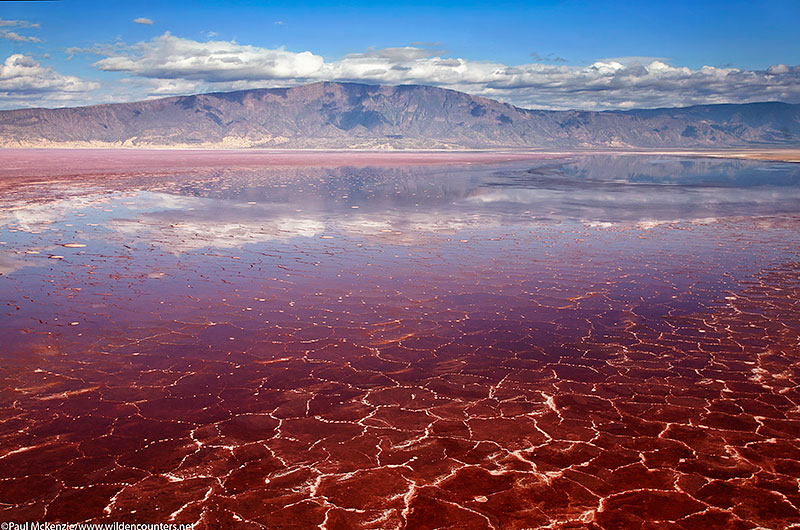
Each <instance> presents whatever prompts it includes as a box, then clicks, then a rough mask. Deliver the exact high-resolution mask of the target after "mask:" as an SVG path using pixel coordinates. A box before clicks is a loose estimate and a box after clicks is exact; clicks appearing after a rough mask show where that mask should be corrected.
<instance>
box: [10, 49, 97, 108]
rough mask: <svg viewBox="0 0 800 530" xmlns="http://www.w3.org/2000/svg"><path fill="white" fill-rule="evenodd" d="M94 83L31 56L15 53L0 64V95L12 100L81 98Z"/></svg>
mask: <svg viewBox="0 0 800 530" xmlns="http://www.w3.org/2000/svg"><path fill="white" fill-rule="evenodd" d="M98 88H100V85H99V84H98V83H95V82H92V81H85V80H83V79H80V78H78V77H74V76H69V75H62V74H59V73H58V72H56V71H55V70H53V69H52V68H50V67H47V66H43V65H42V64H40V63H39V62H37V61H36V60H35V59H34V58H32V57H30V56H27V55H22V54H19V53H15V54H13V55H10V56H8V57H7V58H6V60H5V62H3V63H2V64H0V98H2V99H5V100H7V101H8V100H11V101H16V102H21V103H25V102H28V101H29V102H34V103H37V104H38V103H41V102H43V101H48V100H50V101H67V102H68V101H71V100H81V98H83V97H85V95H86V92H87V91H92V90H96V89H98Z"/></svg>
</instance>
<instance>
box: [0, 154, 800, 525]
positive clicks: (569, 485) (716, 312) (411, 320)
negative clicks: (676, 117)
mask: <svg viewBox="0 0 800 530" xmlns="http://www.w3.org/2000/svg"><path fill="white" fill-rule="evenodd" d="M69 156H77V155H72V154H70V155H69ZM92 156H94V155H92ZM125 156H127V155H125ZM226 156H231V157H234V158H236V156H238V155H235V154H229V155H226ZM248 156H249V155H248ZM258 156H261V155H258ZM263 156H266V155H263ZM292 156H294V155H292ZM315 156H320V157H321V158H324V157H325V156H328V155H327V154H326V155H312V157H315ZM415 156H417V155H415ZM314 160H315V159H314ZM335 161H336V163H340V162H341V161H340V160H339V159H335ZM314 163H316V162H314ZM404 163H405V162H404ZM562 163H563V161H554V162H552V164H555V165H556V167H557V168H558V167H560V166H558V164H562ZM531 164H534V162H531V161H522V162H520V161H516V162H513V163H512V165H511V166H501V165H494V166H487V167H486V168H484V169H476V168H466V167H462V166H458V167H454V168H451V169H448V170H447V171H446V172H445V173H442V171H443V170H441V169H436V167H434V166H431V167H427V166H426V167H420V168H417V169H415V170H407V169H404V168H387V167H382V168H371V169H369V170H368V171H366V172H359V171H356V170H352V171H351V170H341V169H338V170H337V169H333V168H332V169H329V170H324V171H323V170H321V171H322V173H320V172H315V171H310V170H309V171H306V170H302V171H301V173H292V172H289V173H286V174H285V175H284V176H281V174H279V173H268V174H262V173H252V172H249V171H244V170H237V172H223V173H221V174H218V173H216V172H217V169H216V167H214V168H210V169H209V168H206V169H204V170H203V172H201V174H198V173H191V174H188V175H185V176H183V177H180V178H179V177H169V178H164V177H163V176H161V177H159V176H157V175H147V176H142V175H138V176H137V175H126V176H124V177H120V178H119V179H117V178H109V179H108V180H106V181H105V183H104V184H102V185H101V184H98V183H97V182H94V181H92V180H91V179H89V180H81V179H80V178H76V179H75V180H74V181H72V182H71V184H70V185H69V186H67V185H66V184H61V185H54V184H52V183H51V184H48V185H44V184H33V183H32V182H31V181H26V180H25V179H22V181H21V183H20V182H16V183H15V184H14V187H13V189H12V193H11V194H10V195H9V197H10V199H9V200H8V201H7V202H6V203H5V209H4V210H3V212H4V213H3V215H4V217H3V219H2V220H1V221H2V222H3V225H2V235H1V236H0V237H2V241H3V243H4V245H3V250H4V251H7V252H8V253H9V255H10V256H9V257H10V259H11V261H9V263H10V265H8V266H6V269H4V270H3V271H0V272H2V276H0V294H1V295H2V299H3V301H4V302H5V304H4V309H3V322H2V324H0V340H2V343H3V365H2V367H0V399H2V403H3V407H2V409H1V410H2V412H0V513H2V515H1V516H0V519H2V520H13V521H26V520H28V521H34V520H40V521H60V522H83V521H86V522H113V521H124V522H129V523H133V522H147V523H155V522H161V523H165V522H174V523H190V524H194V525H195V528H200V529H202V528H207V529H216V528H298V529H301V528H328V529H333V528H375V529H389V528H397V529H400V528H413V529H420V528H431V529H433V528H465V529H466V528H475V529H484V528H485V529H526V528H541V527H548V528H562V529H567V528H587V529H594V530H600V529H616V528H679V529H694V528H712V527H713V528H791V527H792V525H795V526H796V525H798V524H800V489H798V482H797V477H798V476H800V391H799V390H798V388H799V386H798V382H800V381H798V379H800V324H798V323H800V303H798V300H800V261H798V254H797V248H798V246H797V245H798V242H799V241H798V233H800V232H799V231H798V226H800V217H798V216H797V213H798V212H795V213H791V212H788V213H787V212H786V211H783V210H780V211H778V212H774V214H773V215H770V216H759V217H752V218H750V217H741V216H739V215H738V214H737V215H728V216H726V217H724V218H723V217H718V218H716V219H714V220H711V219H710V217H711V216H709V215H707V213H708V212H699V215H698V216H695V217H689V218H682V219H673V220H671V221H670V222H669V223H666V222H661V221H659V222H656V223H651V221H652V219H650V218H646V217H636V216H634V217H631V215H633V213H630V212H627V213H626V212H619V211H617V210H615V212H616V215H617V217H618V218H619V219H617V220H610V219H609V218H608V217H604V216H601V215H598V214H597V210H596V209H595V206H594V203H592V204H590V203H588V202H586V203H584V206H583V207H582V208H583V209H582V210H581V214H580V215H578V216H576V217H571V216H563V217H557V215H559V214H558V213H552V214H548V215H549V217H548V216H544V213H545V212H542V211H534V210H535V209H536V208H537V207H539V206H541V204H542V203H539V202H537V201H539V199H538V198H535V197H533V196H532V195H531V196H529V195H526V193H528V192H530V191H531V190H538V189H544V188H540V185H541V184H542V181H541V180H536V183H535V185H528V184H525V186H524V187H523V188H520V187H519V186H522V184H521V183H523V182H527V180H526V179H530V178H534V177H535V178H536V179H539V178H540V176H541V175H542V174H544V173H546V178H547V179H553V178H555V176H557V175H558V174H559V173H557V172H558V171H561V169H555V170H552V171H556V173H548V172H550V171H551V169H546V170H543V169H541V167H540V166H536V167H534V168H533V170H535V171H533V172H532V169H531V168H530V165H531ZM753 164H755V163H753ZM220 165H224V164H222V162H220ZM334 165H335V164H334ZM520 167H521V168H523V171H522V172H519V171H518V172H510V173H508V174H506V173H502V171H510V169H514V168H517V169H519V168H520ZM746 167H747V168H750V167H752V166H746ZM281 171H285V170H281ZM393 171H394V172H393ZM403 171H405V173H404V172H403ZM415 171H416V173H415ZM498 171H500V172H501V173H498ZM537 171H538V173H537ZM34 173H35V172H34V171H31V173H30V174H31V175H34ZM375 174H377V175H378V177H374V175H375ZM286 175H288V177H287V176H286ZM298 175H299V176H298ZM303 175H304V176H303ZM509 175H510V176H509ZM531 175H533V176H534V177H531ZM38 176H39V177H41V178H42V179H44V180H42V182H44V181H45V180H46V177H47V176H48V174H47V171H46V168H39V173H38ZM326 179H327V180H326ZM382 179H383V180H382ZM436 179H438V181H437V182H439V184H436V185H430V184H429V182H428V180H436ZM480 179H484V180H480ZM487 179H488V180H487ZM477 180H480V184H479V185H472V187H470V186H467V185H466V184H464V181H473V182H474V181H477ZM265 183H267V184H268V185H267V184H265ZM502 183H505V184H504V185H503V186H501V184H502ZM284 185H285V186H287V187H288V190H289V191H286V188H282V187H281V186H284ZM554 185H555V184H553V183H552V182H551V184H550V189H551V191H552V189H553V186H554ZM264 186H267V187H266V188H264ZM437 186H438V187H437ZM514 186H517V187H516V188H515V187H514ZM580 186H584V189H583V192H584V195H581V194H580V189H578V188H580ZM580 186H579V185H576V191H575V193H574V194H573V195H571V196H570V197H569V198H568V199H567V200H565V201H564V202H563V203H553V202H552V196H548V199H547V201H545V202H547V203H549V204H550V205H551V207H552V208H553V209H554V210H558V211H559V212H563V211H566V210H567V208H568V203H571V204H574V203H575V201H578V200H584V199H581V198H582V197H590V196H592V195H596V194H597V190H596V189H594V188H591V187H590V188H588V189H586V188H585V185H584V184H580ZM519 189H523V191H524V193H520V192H518V191H517V192H514V191H513V190H519ZM281 190H284V191H281ZM301 190H302V191H301ZM606 191H608V190H607V189H606ZM629 191H630V190H625V191H621V192H620V193H623V194H625V193H628V192H629ZM500 192H502V194H503V195H502V197H503V200H502V201H500V200H499V198H500V195H498V193H500ZM670 193H672V191H670ZM719 193H720V194H724V193H725V191H724V190H723V191H719ZM737 193H738V191H737ZM754 193H756V192H754ZM626 196H630V195H626ZM287 197H289V198H291V199H292V200H291V201H290V202H288V203H286V204H284V203H283V201H284V199H285V198H287ZM342 197H344V198H342ZM659 197H662V196H658V194H657V193H656V197H654V198H655V199H658V198H659ZM737 197H739V196H737ZM313 198H316V199H315V200H316V201H317V202H314V200H312V199H313ZM487 198H494V199H497V200H493V201H489V200H487ZM523 198H524V200H523ZM390 199H391V200H390ZM651 199H653V197H651ZM585 200H588V199H585ZM605 200H606V201H612V202H613V198H612V197H609V198H607V199H605ZM737 200H740V199H737ZM353 201H358V202H359V204H358V205H359V206H360V208H359V209H357V210H356V209H352V208H351V206H353ZM514 201H517V202H516V203H515V202H514ZM520 201H522V205H521V206H520V205H519V203H520ZM279 202H280V203H281V204H280V205H278V203H279ZM667 202H669V201H663V203H664V204H665V203H667ZM251 203H253V204H251ZM467 204H469V205H472V209H471V210H469V211H465V210H466V208H465V205H467ZM514 204H517V206H514ZM454 205H455V206H454ZM532 205H533V206H532ZM773 206H775V205H773ZM775 207H777V206H775ZM658 208H659V206H658V205H657V204H656V203H655V202H649V203H648V205H647V206H643V207H642V210H646V211H647V212H652V211H653V210H656V209H658ZM296 210H302V211H301V212H297V211H296ZM664 211H666V210H664ZM237 212H241V213H240V214H237V215H234V214H236V213H237ZM353 212H359V213H353ZM526 212H527V213H526ZM634 213H635V212H634ZM640 213H641V212H639V213H637V214H636V215H639V214H640ZM716 213H717V214H718V213H719V212H716ZM397 232H401V234H397ZM321 234H325V235H330V237H331V238H326V239H323V238H321V237H319V236H320V235H321ZM69 242H80V244H81V245H85V246H84V247H70V246H67V245H65V244H64V243H69ZM55 248H58V249H59V250H58V251H59V253H60V255H63V257H62V259H58V260H51V259H49V258H48V256H49V255H50V254H48V252H49V250H48V249H55ZM27 250H34V251H40V252H41V253H40V254H26V253H25V252H26V251H27ZM72 323H77V325H75V326H72V325H70V324H72Z"/></svg>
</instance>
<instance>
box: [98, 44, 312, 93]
mask: <svg viewBox="0 0 800 530" xmlns="http://www.w3.org/2000/svg"><path fill="white" fill-rule="evenodd" d="M323 63H324V61H323V59H322V57H320V56H319V55H314V54H313V53H311V52H307V51H306V52H300V53H293V52H289V51H286V50H284V49H282V48H278V49H268V48H259V47H256V46H249V45H242V44H237V43H236V42H228V41H213V40H212V41H208V42H197V41H194V40H190V39H183V38H180V37H175V36H173V35H171V34H170V33H164V34H163V35H161V36H159V37H155V38H153V39H152V40H149V41H147V42H140V43H138V44H135V45H133V46H131V47H129V48H127V49H123V50H120V51H119V53H116V54H114V55H111V56H109V57H106V58H105V59H101V60H99V61H97V62H96V63H94V65H95V66H96V67H97V68H99V69H101V70H105V71H109V72H126V73H129V74H133V75H136V76H141V77H149V78H160V79H189V80H202V81H206V82H212V83H214V82H231V81H241V80H259V81H265V80H272V79H306V78H309V77H311V76H313V75H314V74H316V73H317V72H319V70H320V68H322V66H323Z"/></svg>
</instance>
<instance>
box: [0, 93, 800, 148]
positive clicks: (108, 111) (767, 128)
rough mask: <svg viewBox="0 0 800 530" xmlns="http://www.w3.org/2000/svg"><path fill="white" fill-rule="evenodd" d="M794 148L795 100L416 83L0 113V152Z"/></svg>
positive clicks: (799, 137) (799, 116)
mask: <svg viewBox="0 0 800 530" xmlns="http://www.w3.org/2000/svg"><path fill="white" fill-rule="evenodd" d="M798 145H800V105H797V104H787V103H779V102H767V103H746V104H717V105H696V106H692V107H682V108H662V109H639V110H625V111H604V112H590V111H578V110H573V111H549V110H529V109H522V108H518V107H514V106H512V105H509V104H507V103H500V102H498V101H494V100H491V99H487V98H483V97H478V96H471V95H469V94H465V93H463V92H457V91H454V90H447V89H442V88H435V87H429V86H421V85H403V86H378V85H365V84H358V83H333V82H324V83H314V84H311V85H304V86H297V87H292V88H268V89H254V90H242V91H237V92H225V93H211V94H199V95H193V96H177V97H168V98H163V99H154V100H147V101H138V102H133V103H113V104H105V105H93V106H88V107H75V108H58V109H42V108H38V109H20V110H6V111H0V147H202V148H248V147H260V148H299V149H344V148H348V149H487V148H546V149H580V148H743V147H768V146H776V147H777V146H780V147H794V146H798Z"/></svg>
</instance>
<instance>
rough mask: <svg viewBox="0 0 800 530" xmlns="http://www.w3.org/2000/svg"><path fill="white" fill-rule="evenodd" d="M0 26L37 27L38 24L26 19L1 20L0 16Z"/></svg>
mask: <svg viewBox="0 0 800 530" xmlns="http://www.w3.org/2000/svg"><path fill="white" fill-rule="evenodd" d="M0 27H7V28H8V27H16V28H38V27H39V24H38V23H34V22H28V21H27V20H3V19H2V18H0Z"/></svg>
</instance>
